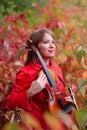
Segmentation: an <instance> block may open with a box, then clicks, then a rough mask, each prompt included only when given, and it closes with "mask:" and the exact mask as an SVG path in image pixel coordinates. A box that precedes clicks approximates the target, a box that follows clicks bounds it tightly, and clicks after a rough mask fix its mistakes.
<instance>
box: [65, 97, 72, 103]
mask: <svg viewBox="0 0 87 130" xmlns="http://www.w3.org/2000/svg"><path fill="white" fill-rule="evenodd" d="M65 100H66V102H71V103H73V100H72V98H71V96H67V97H65Z"/></svg>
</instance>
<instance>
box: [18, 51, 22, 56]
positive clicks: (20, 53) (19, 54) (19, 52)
mask: <svg viewBox="0 0 87 130" xmlns="http://www.w3.org/2000/svg"><path fill="white" fill-rule="evenodd" d="M22 54H23V49H19V50H18V57H20V56H21V55H22Z"/></svg>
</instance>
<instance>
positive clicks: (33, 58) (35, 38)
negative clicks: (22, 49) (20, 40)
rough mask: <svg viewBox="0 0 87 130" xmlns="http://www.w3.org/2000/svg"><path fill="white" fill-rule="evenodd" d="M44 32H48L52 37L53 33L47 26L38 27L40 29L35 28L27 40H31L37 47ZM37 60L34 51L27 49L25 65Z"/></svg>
mask: <svg viewBox="0 0 87 130" xmlns="http://www.w3.org/2000/svg"><path fill="white" fill-rule="evenodd" d="M45 33H48V34H50V35H51V36H52V37H53V38H54V34H53V32H52V31H51V30H49V29H47V28H40V29H36V30H35V31H34V32H33V33H32V34H31V36H30V37H29V40H28V41H32V44H33V45H34V46H35V47H37V48H38V43H40V41H41V40H43V37H44V34H45ZM37 60H38V58H37V56H36V54H35V52H34V51H33V50H30V51H28V54H27V59H26V62H25V65H28V64H29V63H30V62H31V61H32V62H36V61H37Z"/></svg>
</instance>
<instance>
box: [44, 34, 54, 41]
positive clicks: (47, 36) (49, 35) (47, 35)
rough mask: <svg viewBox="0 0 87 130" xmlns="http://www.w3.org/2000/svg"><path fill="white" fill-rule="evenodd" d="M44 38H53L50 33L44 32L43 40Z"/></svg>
mask: <svg viewBox="0 0 87 130" xmlns="http://www.w3.org/2000/svg"><path fill="white" fill-rule="evenodd" d="M45 39H52V40H53V39H54V38H53V36H52V35H51V34H49V33H45V34H44V36H43V40H45Z"/></svg>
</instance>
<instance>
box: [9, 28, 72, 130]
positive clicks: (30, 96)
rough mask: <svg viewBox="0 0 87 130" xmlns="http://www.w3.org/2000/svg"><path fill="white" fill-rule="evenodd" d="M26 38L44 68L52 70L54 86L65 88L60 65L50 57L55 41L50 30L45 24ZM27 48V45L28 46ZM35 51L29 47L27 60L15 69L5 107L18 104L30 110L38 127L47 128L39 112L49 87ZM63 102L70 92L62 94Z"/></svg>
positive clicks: (46, 106)
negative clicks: (37, 51)
mask: <svg viewBox="0 0 87 130" xmlns="http://www.w3.org/2000/svg"><path fill="white" fill-rule="evenodd" d="M28 42H29V43H30V44H31V45H33V46H35V47H36V48H37V49H38V50H39V53H40V55H41V56H42V58H43V60H44V62H45V64H46V66H47V68H48V69H49V70H53V72H55V74H56V77H57V78H56V79H57V80H56V84H57V86H56V87H57V88H58V90H60V91H61V92H65V89H66V88H65V86H64V80H63V75H62V71H61V69H60V68H59V67H58V65H56V64H55V63H54V62H53V61H52V58H53V57H55V53H56V43H55V39H54V35H53V32H51V31H50V30H48V29H46V28H41V29H37V30H35V31H34V32H33V33H32V34H31V36H30V38H29V40H28ZM28 49H29V48H28ZM42 70H43V67H42V64H41V63H40V61H39V59H38V56H37V54H36V53H35V52H34V51H33V49H29V50H28V55H27V60H26V64H25V66H24V67H22V68H21V69H20V71H19V72H18V73H17V77H16V81H15V84H14V87H13V89H12V92H11V94H10V95H9V97H8V102H7V105H8V108H9V109H14V108H15V107H19V108H22V109H24V110H25V111H28V112H29V113H31V114H32V115H33V116H34V117H35V118H37V119H38V120H39V121H40V122H41V125H42V128H43V129H45V130H48V129H49V128H48V126H47V125H46V123H45V121H44V119H43V115H44V113H45V112H46V111H49V98H50V96H51V94H50V87H46V86H49V82H48V78H47V76H46V74H45V73H44V72H43V71H42ZM64 98H65V100H66V102H72V100H71V97H70V96H66V97H64Z"/></svg>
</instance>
